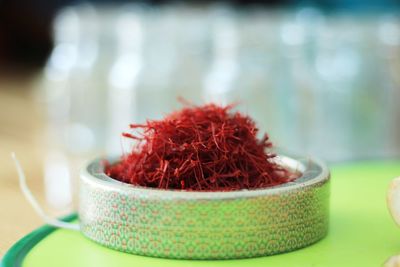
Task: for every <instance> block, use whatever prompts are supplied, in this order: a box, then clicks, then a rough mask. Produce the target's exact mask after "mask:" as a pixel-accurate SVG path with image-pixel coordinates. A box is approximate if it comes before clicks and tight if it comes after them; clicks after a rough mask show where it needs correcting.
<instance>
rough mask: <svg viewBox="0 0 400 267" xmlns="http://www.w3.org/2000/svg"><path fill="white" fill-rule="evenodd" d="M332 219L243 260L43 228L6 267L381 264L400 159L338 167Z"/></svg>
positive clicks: (394, 235) (397, 248)
mask: <svg viewBox="0 0 400 267" xmlns="http://www.w3.org/2000/svg"><path fill="white" fill-rule="evenodd" d="M331 170H332V184H331V185H332V186H331V218H330V228H329V234H328V236H327V237H326V238H325V239H323V240H322V241H320V242H318V243H316V244H314V245H312V246H310V247H307V248H304V249H300V250H297V251H294V252H290V253H285V254H280V255H275V256H269V257H260V258H253V259H242V260H222V261H190V260H169V259H158V258H151V257H144V256H136V255H130V254H126V253H121V252H118V251H114V250H111V249H107V248H105V247H102V246H100V245H98V244H96V243H94V242H92V241H90V240H88V239H86V238H85V237H83V236H82V235H81V234H80V233H78V232H73V231H68V230H54V231H52V228H50V227H47V226H45V227H42V228H40V229H38V230H36V231H34V232H32V233H31V234H29V235H28V236H26V237H25V238H23V239H21V240H20V241H19V242H17V243H16V244H15V245H14V246H13V247H12V248H11V249H10V250H9V252H8V253H7V254H6V255H5V257H4V258H3V261H2V266H3V267H11V266H24V267H47V266H51V267H53V266H57V267H72V266H73V267H80V266H85V267H87V266H96V267H103V266H104V267H106V266H107V267H113V266H138V267H146V266H149V267H150V266H151V267H158V266H160V267H168V266H199V267H200V266H221V267H222V266H238V267H239V266H274V267H287V266H296V267H306V266H307V267H319V266H324V267H331V266H332V267H333V266H334V267H339V266H340V267H343V266H352V267H354V266H362V267H368V266H374V267H376V266H381V265H382V263H383V262H384V261H385V260H386V259H387V258H388V257H389V256H392V255H395V254H400V229H399V228H397V226H396V225H395V224H394V222H393V220H392V219H391V217H390V214H389V212H388V210H387V206H386V198H385V197H386V190H387V187H388V183H389V181H390V180H391V179H392V178H394V177H396V176H400V162H398V161H397V162H395V161H390V162H388V161H385V162H376V161H371V162H358V163H352V164H345V165H335V166H332V168H331Z"/></svg>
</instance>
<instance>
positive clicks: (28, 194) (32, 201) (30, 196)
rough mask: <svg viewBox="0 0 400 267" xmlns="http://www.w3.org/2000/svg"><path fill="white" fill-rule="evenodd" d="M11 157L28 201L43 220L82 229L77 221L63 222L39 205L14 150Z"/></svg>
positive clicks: (58, 225) (73, 228)
mask: <svg viewBox="0 0 400 267" xmlns="http://www.w3.org/2000/svg"><path fill="white" fill-rule="evenodd" d="M11 158H12V159H13V161H14V164H15V168H16V169H17V172H18V180H19V186H20V188H21V191H22V193H23V194H24V196H25V198H26V199H27V200H28V202H29V203H30V204H31V206H32V207H33V209H34V210H35V211H36V213H37V214H38V215H39V216H40V217H41V218H42V220H43V221H44V222H45V223H47V224H49V225H51V226H54V227H58V228H64V229H69V230H74V231H80V227H79V224H75V223H67V222H63V221H61V220H58V219H53V218H51V217H50V216H48V215H47V214H46V213H45V212H44V210H43V209H42V207H41V206H40V205H39V203H38V202H37V200H36V199H35V197H34V196H33V194H32V192H31V190H30V189H29V187H28V184H27V183H26V177H25V173H24V171H23V169H22V167H21V164H20V163H19V161H18V159H17V156H16V155H15V153H14V152H12V153H11Z"/></svg>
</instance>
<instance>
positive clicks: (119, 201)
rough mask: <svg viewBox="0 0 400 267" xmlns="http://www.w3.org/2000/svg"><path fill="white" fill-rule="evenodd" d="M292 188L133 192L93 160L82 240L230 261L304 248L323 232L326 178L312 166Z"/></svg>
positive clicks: (83, 200)
mask: <svg viewBox="0 0 400 267" xmlns="http://www.w3.org/2000/svg"><path fill="white" fill-rule="evenodd" d="M281 160H282V162H283V164H286V165H288V166H290V167H294V168H298V169H300V170H301V171H302V172H303V175H302V177H300V178H299V179H297V180H296V181H295V182H292V183H288V184H285V185H281V186H276V187H273V188H269V189H262V190H243V191H233V192H185V191H178V190H175V191H174V190H157V189H148V188H139V187H133V186H130V185H127V184H124V183H120V182H118V181H115V180H113V179H111V178H109V177H107V176H106V175H105V174H104V173H103V171H102V166H101V164H100V160H95V161H93V162H91V163H89V164H88V166H87V167H86V168H85V169H84V170H83V171H82V175H81V192H80V211H79V216H80V223H81V229H82V232H83V234H84V235H86V236H87V237H88V238H90V239H92V240H94V241H96V242H98V243H100V244H102V245H104V246H107V247H109V248H112V249H116V250H120V251H124V252H128V253H134V254H139V255H147V256H155V257H165V258H177V259H234V258H248V257H257V256H265V255H272V254H276V253H282V252H287V251H291V250H295V249H298V248H302V247H305V246H308V245H310V244H312V243H314V242H316V241H318V240H320V239H321V238H323V237H324V236H325V235H326V233H327V230H328V210H329V171H328V169H327V168H326V166H325V165H324V164H323V163H321V162H319V161H316V160H308V161H304V162H302V161H296V160H293V159H292V158H288V157H284V156H281Z"/></svg>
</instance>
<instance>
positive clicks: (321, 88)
mask: <svg viewBox="0 0 400 267" xmlns="http://www.w3.org/2000/svg"><path fill="white" fill-rule="evenodd" d="M399 11H400V1H399V0H337V1H335V0H320V1H300V0H297V1H296V0H284V1H280V0H264V1H263V0H259V1H246V0H235V1H223V2H222V1H155V0H154V1H144V0H142V1H129V2H124V1H90V2H82V1H78V2H76V1H74V2H72V1H66V0H58V1H44V0H36V1H35V0H18V1H13V0H0V107H1V108H0V160H1V164H2V165H1V166H2V167H1V168H0V175H1V177H0V181H1V188H0V191H1V192H0V199H3V204H1V205H0V212H1V214H4V215H5V217H7V218H8V219H7V222H9V223H2V224H1V227H0V231H1V232H0V234H1V235H2V236H4V238H3V240H2V243H1V244H0V255H1V254H2V253H4V251H5V250H6V249H7V248H8V247H9V246H10V245H11V244H12V243H13V242H15V240H16V239H17V238H18V237H20V236H22V235H23V234H24V233H26V232H27V231H28V230H30V229H33V228H35V227H36V226H37V225H39V224H40V223H41V222H40V220H39V219H37V217H36V216H35V215H34V214H33V212H32V211H31V209H30V207H29V206H28V204H27V203H26V202H25V201H24V200H23V197H22V195H21V194H20V193H19V190H18V187H17V182H16V173H15V170H14V168H13V165H12V162H11V160H10V158H9V152H10V151H16V153H17V155H18V157H19V158H20V160H21V162H22V164H23V165H24V167H25V169H26V172H27V175H28V179H29V181H30V182H29V183H30V184H31V187H32V189H33V191H34V192H35V194H36V195H38V197H39V199H40V201H41V202H42V203H43V204H44V205H45V206H46V205H47V208H48V209H50V210H54V213H55V214H62V213H65V212H66V210H68V209H71V207H73V205H72V203H73V202H74V200H76V193H75V192H76V181H77V177H78V172H79V169H80V167H81V166H82V164H83V163H84V162H85V161H86V160H89V159H90V158H92V157H95V156H98V155H104V154H107V155H119V154H121V153H122V152H123V151H124V149H125V150H126V149H127V146H126V145H124V140H123V139H122V138H121V135H120V134H121V132H123V131H125V130H127V128H128V127H127V126H128V124H129V123H132V122H143V121H144V120H145V119H146V118H154V119H157V118H161V117H162V116H163V115H165V114H167V113H169V112H171V111H172V110H174V109H177V108H180V107H181V106H182V104H180V103H179V101H178V97H183V98H184V99H186V100H188V101H190V102H193V103H196V104H201V103H205V102H209V101H214V102H217V103H220V104H224V103H230V102H238V103H239V104H238V106H237V109H238V110H241V111H242V112H244V113H246V114H249V115H250V116H252V117H253V118H254V119H255V120H256V122H257V124H258V125H259V128H260V129H261V132H265V131H266V132H268V133H269V134H270V136H271V139H272V141H273V142H274V143H275V145H277V146H279V147H283V148H285V149H286V150H288V151H291V152H293V153H296V154H300V155H304V156H311V155H312V156H317V157H320V158H323V159H325V160H326V161H328V162H330V163H338V162H348V161H357V160H380V159H399V156H400V104H399V100H400V13H399ZM10 206H11V207H13V206H15V209H10ZM28 218H29V219H28Z"/></svg>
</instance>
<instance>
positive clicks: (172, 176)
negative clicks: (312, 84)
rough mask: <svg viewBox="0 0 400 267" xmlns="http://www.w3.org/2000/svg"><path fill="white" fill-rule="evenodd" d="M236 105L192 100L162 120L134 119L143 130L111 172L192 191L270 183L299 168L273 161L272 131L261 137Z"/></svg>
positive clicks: (141, 183) (135, 127) (142, 182)
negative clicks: (234, 106) (132, 146)
mask: <svg viewBox="0 0 400 267" xmlns="http://www.w3.org/2000/svg"><path fill="white" fill-rule="evenodd" d="M232 108H233V106H232V105H228V106H224V107H222V106H218V105H215V104H207V105H204V106H187V107H185V108H183V109H181V110H180V111H177V112H174V113H172V114H170V115H168V116H166V117H165V118H164V119H162V120H148V121H147V122H146V123H145V124H132V125H130V128H131V129H133V130H136V131H137V130H138V129H139V130H140V131H139V134H132V133H123V136H124V137H127V138H132V139H134V140H136V141H137V143H136V146H135V147H134V148H133V149H132V152H131V153H130V154H127V155H124V156H122V158H121V160H120V162H118V163H116V164H114V165H109V166H106V170H105V172H106V174H107V175H108V176H110V177H112V178H114V179H116V180H119V181H122V182H125V183H130V184H133V185H136V186H143V187H152V188H159V189H182V190H192V191H232V190H241V189H257V188H266V187H271V186H275V185H279V184H283V183H286V182H289V181H292V180H293V179H295V178H296V176H297V175H296V173H294V172H292V171H290V170H288V169H286V168H284V167H283V166H281V165H279V164H277V163H276V162H274V160H273V159H274V157H276V155H275V154H273V153H271V152H269V151H270V150H271V147H272V144H271V142H270V141H269V138H268V135H265V136H264V137H263V138H262V139H258V138H257V132H258V129H257V127H256V125H255V123H254V121H253V120H252V119H251V118H250V117H248V116H245V115H243V114H241V113H239V112H233V111H232Z"/></svg>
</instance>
